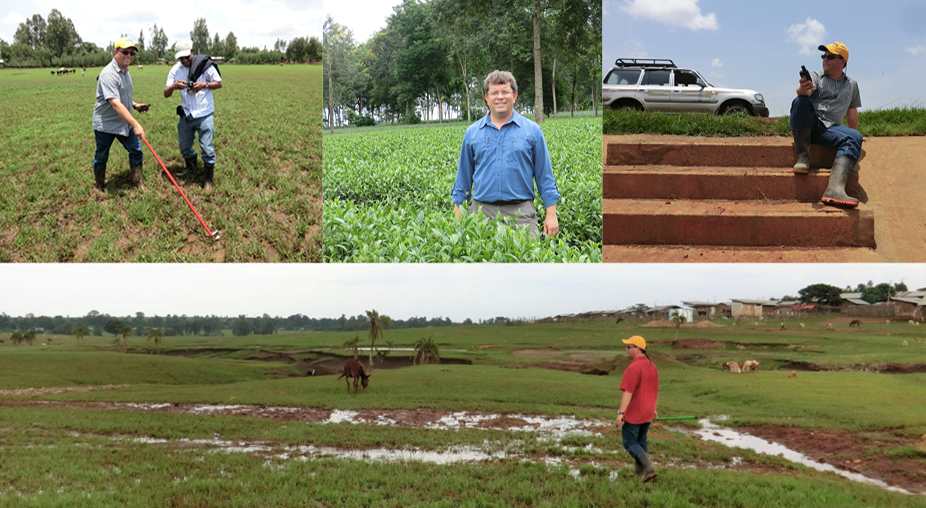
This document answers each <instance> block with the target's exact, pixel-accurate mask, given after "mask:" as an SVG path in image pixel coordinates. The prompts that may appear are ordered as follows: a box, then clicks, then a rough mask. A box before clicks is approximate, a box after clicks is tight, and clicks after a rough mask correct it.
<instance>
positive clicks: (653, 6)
mask: <svg viewBox="0 0 926 508" xmlns="http://www.w3.org/2000/svg"><path fill="white" fill-rule="evenodd" d="M621 8H622V9H623V10H624V11H625V12H627V13H628V14H630V15H631V16H633V17H634V18H646V19H650V20H653V21H659V22H661V23H666V24H668V25H673V26H680V27H683V28H688V29H690V30H717V28H718V25H717V15H716V14H714V13H713V12H712V13H710V14H708V15H707V16H705V15H703V14H701V8H700V7H698V0H628V1H627V2H626V3H625V4H624V5H623V6H622V7H621Z"/></svg>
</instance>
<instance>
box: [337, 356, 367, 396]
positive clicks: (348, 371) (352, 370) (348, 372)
mask: <svg viewBox="0 0 926 508" xmlns="http://www.w3.org/2000/svg"><path fill="white" fill-rule="evenodd" d="M344 376H347V379H345V381H347V393H350V380H351V379H353V380H354V393H357V382H358V381H359V382H360V384H362V385H363V389H364V390H366V389H367V386H369V385H370V376H372V374H367V373H366V370H364V368H363V364H362V363H360V360H357V359H354V358H351V359H350V360H347V361H346V362H344V373H342V374H341V375H340V376H338V379H341V378H342V377H344Z"/></svg>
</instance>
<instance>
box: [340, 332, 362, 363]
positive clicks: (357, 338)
mask: <svg viewBox="0 0 926 508" xmlns="http://www.w3.org/2000/svg"><path fill="white" fill-rule="evenodd" d="M359 346H360V335H354V338H353V339H350V340H348V341H345V342H344V347H349V348H353V350H354V360H356V359H357V356H358V354H359V351H358V350H357V348H358V347H359Z"/></svg>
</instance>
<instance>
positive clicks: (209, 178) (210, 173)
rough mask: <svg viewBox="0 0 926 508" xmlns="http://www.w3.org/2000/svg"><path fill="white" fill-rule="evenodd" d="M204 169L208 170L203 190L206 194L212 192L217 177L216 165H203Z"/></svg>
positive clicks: (205, 163) (206, 163)
mask: <svg viewBox="0 0 926 508" xmlns="http://www.w3.org/2000/svg"><path fill="white" fill-rule="evenodd" d="M203 169H205V170H206V182H205V183H204V184H203V190H204V191H206V194H209V193H210V192H212V178H213V176H215V164H209V163H208V162H204V163H203Z"/></svg>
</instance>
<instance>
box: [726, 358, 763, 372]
mask: <svg viewBox="0 0 926 508" xmlns="http://www.w3.org/2000/svg"><path fill="white" fill-rule="evenodd" d="M758 368H759V362H756V361H753V360H746V361H744V362H723V365H722V366H721V367H720V370H726V371H730V372H731V373H733V374H742V373H744V372H754V371H755V370H756V369H758Z"/></svg>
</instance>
